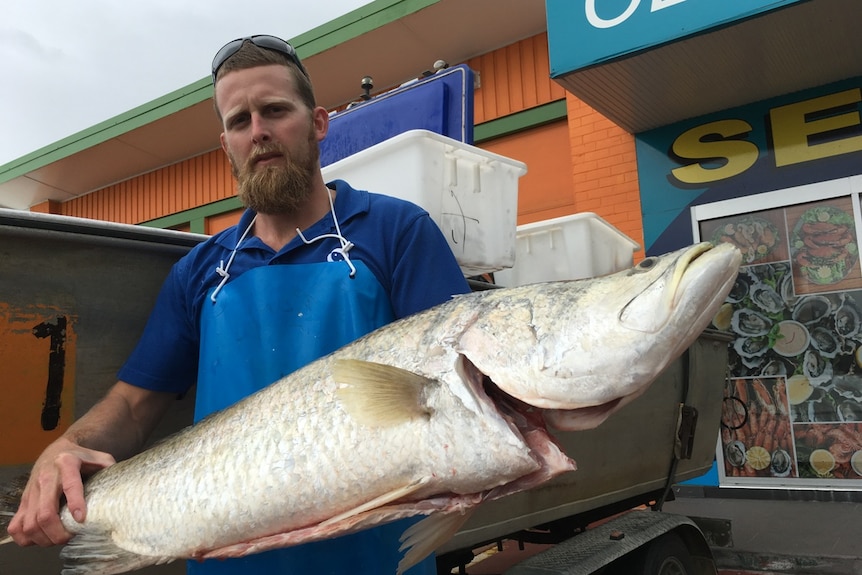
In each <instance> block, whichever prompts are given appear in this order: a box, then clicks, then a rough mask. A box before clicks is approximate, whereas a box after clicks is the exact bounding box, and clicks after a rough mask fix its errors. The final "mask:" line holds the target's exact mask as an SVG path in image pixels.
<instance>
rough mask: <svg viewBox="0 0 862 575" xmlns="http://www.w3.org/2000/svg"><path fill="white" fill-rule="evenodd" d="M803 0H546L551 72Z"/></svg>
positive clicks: (569, 69) (576, 67) (562, 71)
mask: <svg viewBox="0 0 862 575" xmlns="http://www.w3.org/2000/svg"><path fill="white" fill-rule="evenodd" d="M798 1H800V0H747V1H745V2H741V1H738V0H737V1H722V2H716V1H715V0H546V13H547V18H548V43H549V45H550V56H551V76H552V77H557V76H561V75H563V74H567V73H569V72H574V71H576V70H579V69H581V68H584V67H587V66H591V65H594V64H598V63H601V62H604V61H607V60H612V59H614V58H618V57H620V56H623V55H626V54H629V53H632V52H635V51H639V50H644V49H648V48H650V47H652V46H656V45H659V44H663V43H665V42H669V41H672V40H678V39H680V38H683V37H685V36H689V35H691V34H694V33H700V32H703V31H705V30H709V29H711V28H714V27H717V26H723V25H727V24H729V23H731V22H734V21H736V20H742V19H744V18H748V17H751V16H754V15H756V14H760V13H762V12H766V11H768V10H772V9H774V8H778V7H781V6H786V5H789V4H793V3H795V2H798Z"/></svg>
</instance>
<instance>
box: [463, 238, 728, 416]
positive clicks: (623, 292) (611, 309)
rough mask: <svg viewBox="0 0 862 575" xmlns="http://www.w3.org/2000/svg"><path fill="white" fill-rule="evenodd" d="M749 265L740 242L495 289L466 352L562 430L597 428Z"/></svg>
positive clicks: (685, 342) (659, 367) (706, 318)
mask: <svg viewBox="0 0 862 575" xmlns="http://www.w3.org/2000/svg"><path fill="white" fill-rule="evenodd" d="M741 261H742V256H741V253H740V252H739V250H738V249H737V248H735V247H734V246H732V245H730V244H720V245H718V246H713V245H712V244H710V243H708V242H704V243H699V244H696V245H693V246H688V247H686V248H683V249H680V250H677V251H675V252H671V253H668V254H665V255H662V256H655V257H648V258H645V259H644V260H643V261H641V262H639V263H638V264H637V265H636V266H634V267H632V268H630V269H627V270H624V271H620V272H617V273H615V274H611V275H607V276H602V277H597V278H590V279H584V280H572V281H565V282H548V283H542V284H533V285H529V286H522V287H521V288H514V291H512V290H497V291H499V292H500V293H499V294H493V295H490V296H488V299H487V302H486V305H487V306H488V309H485V310H483V312H482V313H480V314H477V317H476V321H474V322H473V323H472V324H471V325H470V326H469V327H468V328H467V329H466V330H465V332H464V333H463V334H462V337H461V338H460V341H459V353H461V354H462V355H463V356H464V357H465V358H466V359H467V360H469V361H470V362H471V363H472V364H473V365H475V366H476V369H478V370H479V371H481V372H482V373H483V374H484V375H485V376H487V377H488V378H489V379H490V380H491V381H492V382H493V384H494V385H495V386H496V387H497V388H499V389H500V390H502V391H503V392H504V393H505V394H508V395H509V396H512V397H514V398H516V399H517V400H519V401H521V402H524V403H526V404H529V405H531V406H534V407H536V408H540V409H543V410H546V418H547V419H548V420H549V422H550V423H551V424H552V425H554V426H555V427H557V428H560V429H565V430H576V429H589V428H591V427H595V426H596V425H598V424H599V423H601V422H602V421H604V419H606V418H607V416H608V415H610V413H612V412H614V411H616V410H617V409H619V408H620V407H621V406H622V405H625V404H626V403H628V402H629V401H631V400H632V399H634V398H635V397H637V396H638V395H640V394H641V393H643V392H644V391H645V390H646V389H647V387H648V386H649V384H650V383H652V381H654V380H655V379H656V378H657V377H658V375H659V374H660V373H661V372H662V371H663V370H664V369H665V368H666V367H667V366H668V365H669V364H670V363H671V362H672V361H673V360H675V359H676V358H677V357H678V356H679V355H681V354H682V353H683V352H684V351H685V350H686V349H687V348H688V347H689V346H690V345H691V344H692V343H693V342H694V340H695V339H697V337H698V336H699V335H700V334H701V333H702V332H703V330H704V329H706V327H707V326H708V325H709V322H710V321H711V320H712V318H713V317H714V315H715V313H716V311H717V310H718V308H719V307H720V306H721V304H722V303H723V302H724V300H725V298H726V297H727V294H728V292H729V291H730V288H731V287H732V286H733V283H734V280H735V278H736V275H737V273H738V270H739V265H740V263H741ZM504 292H509V293H504Z"/></svg>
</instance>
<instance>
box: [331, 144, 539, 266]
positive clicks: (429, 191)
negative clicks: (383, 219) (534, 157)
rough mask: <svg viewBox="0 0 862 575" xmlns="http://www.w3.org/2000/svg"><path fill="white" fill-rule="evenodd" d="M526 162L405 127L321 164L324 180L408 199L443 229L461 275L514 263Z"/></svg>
mask: <svg viewBox="0 0 862 575" xmlns="http://www.w3.org/2000/svg"><path fill="white" fill-rule="evenodd" d="M526 172H527V166H526V165H525V164H524V163H523V162H518V161H516V160H512V159H510V158H507V157H505V156H500V155H499V154H494V153H491V152H488V151H485V150H482V149H481V148H477V147H475V146H471V145H468V144H464V143H463V142H460V141H458V140H454V139H452V138H448V137H445V136H441V135H439V134H435V133H434V132H429V131H427V130H410V131H408V132H404V133H402V134H398V135H397V136H394V137H392V138H390V139H388V140H386V141H384V142H381V143H379V144H376V145H374V146H371V147H370V148H366V149H365V150H362V151H360V152H357V153H355V154H353V155H351V156H348V157H347V158H344V159H342V160H339V161H337V162H334V163H332V164H330V165H328V166H326V167H324V168H323V177H324V180H326V181H327V182H329V181H332V180H335V179H343V180H345V181H347V182H348V183H349V184H350V185H351V186H353V187H354V188H357V189H364V190H368V191H371V192H377V193H381V194H387V195H390V196H395V197H398V198H403V199H405V200H409V201H411V202H413V203H415V204H417V205H419V206H421V207H422V208H424V209H425V210H426V211H427V212H428V213H429V214H430V215H431V218H432V219H433V220H434V222H435V223H436V224H437V225H438V226H439V227H440V229H441V230H442V231H443V235H445V236H446V239H447V240H448V242H449V246H450V247H451V248H452V252H453V253H454V254H455V258H456V259H457V260H458V264H459V265H460V266H461V270H462V271H463V273H464V275H465V276H473V275H480V274H483V273H490V272H494V271H497V270H500V269H503V268H506V267H510V266H511V265H512V264H513V263H514V262H515V231H516V228H517V213H518V178H520V177H521V176H523V175H524V174H525V173H526Z"/></svg>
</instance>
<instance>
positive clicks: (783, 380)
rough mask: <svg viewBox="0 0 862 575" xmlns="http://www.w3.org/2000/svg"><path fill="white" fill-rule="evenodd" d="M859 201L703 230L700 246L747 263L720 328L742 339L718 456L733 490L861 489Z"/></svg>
mask: <svg viewBox="0 0 862 575" xmlns="http://www.w3.org/2000/svg"><path fill="white" fill-rule="evenodd" d="M853 201H854V200H853V196H843V197H837V198H830V199H827V200H821V201H816V202H807V203H802V204H797V205H793V206H786V207H780V208H775V209H770V210H766V211H761V212H756V213H747V214H740V215H735V216H730V217H722V218H716V219H714V220H710V221H706V222H701V223H700V226H701V237H703V238H704V239H710V240H712V241H713V242H729V243H733V244H735V245H736V246H737V247H739V248H740V250H742V252H743V267H742V268H741V270H740V274H739V276H738V278H737V281H736V284H735V285H734V287H733V289H732V290H731V293H730V295H729V296H728V299H727V301H726V302H725V303H724V305H723V306H722V308H721V310H720V311H719V312H718V314H717V315H716V317H715V318H714V320H713V324H714V326H715V327H717V328H718V329H721V330H724V331H728V332H731V333H732V334H733V336H734V340H733V342H732V344H731V346H730V349H729V362H730V366H729V368H730V369H729V374H730V377H729V379H728V381H727V384H726V387H725V394H724V396H725V397H724V405H723V410H722V422H721V445H720V449H719V454H718V455H719V468H720V474H721V477H722V481H723V482H725V483H729V484H746V483H753V484H764V483H766V484H769V483H776V482H780V483H781V484H784V485H790V486H792V485H794V484H797V485H800V486H803V485H806V486H808V485H816V486H824V487H826V486H840V485H842V484H847V482H848V481H860V480H862V271H860V262H859V246H858V235H857V229H856V224H855V219H854V210H853V203H852V202H853ZM827 484H829V485H827ZM855 486H858V484H857V485H855Z"/></svg>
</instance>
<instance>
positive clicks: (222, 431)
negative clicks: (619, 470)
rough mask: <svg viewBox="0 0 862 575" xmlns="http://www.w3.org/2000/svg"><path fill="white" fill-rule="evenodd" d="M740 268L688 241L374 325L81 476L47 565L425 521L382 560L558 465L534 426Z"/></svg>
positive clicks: (576, 417) (622, 383) (690, 313)
mask: <svg viewBox="0 0 862 575" xmlns="http://www.w3.org/2000/svg"><path fill="white" fill-rule="evenodd" d="M740 261H741V255H740V252H739V251H738V250H737V249H736V248H734V247H733V246H731V245H729V244H722V245H719V246H718V247H714V246H712V245H711V244H709V243H701V244H697V245H693V246H690V247H687V248H685V249H681V250H679V251H676V252H672V253H669V254H666V255H664V256H659V257H648V258H645V259H644V260H642V261H641V262H640V263H638V264H637V265H636V266H634V267H632V268H631V269H628V270H625V271H621V272H618V273H615V274H612V275H607V276H603V277H598V278H591V279H583V280H573V281H559V282H547V283H537V284H533V285H526V286H520V287H514V288H503V289H490V290H485V291H476V292H473V293H471V294H465V295H462V296H457V297H454V298H453V299H451V300H450V301H448V302H446V303H443V304H441V305H439V306H436V307H434V308H432V309H429V310H427V311H424V312H421V313H417V314H415V315H412V316H409V317H407V318H404V319H401V320H398V321H396V322H393V323H391V324H389V325H387V326H385V327H383V328H381V329H379V330H376V331H374V332H372V333H370V334H368V335H366V336H364V337H362V338H360V339H358V340H356V341H355V342H353V343H351V344H349V345H347V346H345V347H343V348H341V349H339V350H338V351H336V352H334V353H332V354H330V355H328V356H326V357H323V358H321V359H320V360H318V361H315V362H313V363H311V364H309V365H308V366H306V367H304V368H302V369H299V370H297V371H295V372H294V373H292V374H290V375H288V376H286V377H284V378H283V379H281V380H279V381H277V382H274V383H271V384H270V385H269V386H268V387H265V388H264V389H262V390H261V391H259V392H258V393H255V394H254V395H251V396H249V397H247V398H245V399H243V400H242V401H240V402H238V403H237V404H235V405H233V406H231V407H229V408H227V409H225V410H223V411H221V412H218V413H214V414H212V415H211V416H209V417H207V418H205V419H204V420H203V421H201V422H199V423H197V424H196V425H193V426H191V427H188V428H186V429H184V430H182V431H180V432H178V433H176V434H174V435H172V436H171V437H169V438H167V439H166V440H164V441H161V442H159V443H157V444H156V445H155V446H153V447H151V448H150V449H148V450H145V451H143V452H142V453H140V454H138V455H137V456H134V457H132V458H130V459H126V460H124V461H120V462H118V463H116V464H115V465H112V466H110V467H107V468H105V469H103V470H101V471H99V472H97V473H95V474H94V475H93V476H91V477H90V478H89V479H87V481H86V483H85V497H86V501H87V510H88V511H87V517H86V520H85V521H84V522H83V523H77V522H76V521H75V520H74V519H73V518H72V516H71V514H70V513H69V511H68V509H66V508H63V509H62V510H61V518H62V521H63V524H64V525H65V527H66V529H68V530H69V531H70V532H71V533H73V534H75V535H74V537H73V538H72V539H71V540H70V542H69V543H68V544H67V545H66V547H65V548H64V549H63V550H62V552H61V556H62V558H63V561H64V570H63V573H64V574H67V575H93V574H103V575H104V574H113V573H123V572H126V571H131V570H134V569H138V568H142V567H144V566H147V565H152V564H158V563H164V562H169V561H173V560H176V559H181V558H189V559H207V558H230V557H239V556H244V555H248V554H252V553H258V552H261V551H264V550H267V549H272V548H278V547H286V546H290V545H296V544H301V543H305V542H309V541H315V540H319V539H325V538H331V537H336V536H339V535H343V534H347V533H351V532H355V531H358V530H361V529H365V528H368V527H371V526H375V525H379V524H382V523H387V522H390V521H394V520H397V519H401V518H406V517H412V516H425V517H424V518H422V520H421V521H418V522H416V523H414V524H413V525H412V526H411V527H410V528H408V529H407V531H406V532H405V533H404V534H403V536H402V544H403V545H402V550H403V551H404V556H403V559H402V561H401V563H400V565H399V568H398V570H399V572H401V571H403V570H405V569H407V568H408V567H409V566H411V565H413V564H415V563H417V562H418V561H419V560H421V559H422V558H423V557H424V556H426V555H428V554H429V553H432V552H433V551H434V549H436V548H437V547H439V546H440V545H441V544H443V543H444V542H445V541H446V540H448V538H450V537H451V536H452V535H453V534H454V533H455V532H456V531H457V530H458V529H459V527H460V526H461V525H462V524H463V523H464V521H466V519H467V518H468V517H469V516H470V513H471V511H473V510H474V509H475V508H476V507H477V506H478V505H480V504H481V503H482V502H483V501H488V500H493V499H497V498H499V497H503V496H506V495H508V494H511V493H515V492H518V491H522V490H525V489H530V488H533V487H535V486H537V485H540V484H542V483H544V482H546V481H548V480H549V479H551V478H553V477H555V476H557V475H559V474H561V473H566V472H570V471H574V470H575V462H574V461H573V460H572V459H571V457H570V456H576V455H577V454H566V453H563V452H562V450H561V449H560V447H559V446H558V444H557V443H556V441H555V440H554V438H553V430H554V429H561V430H580V429H589V428H592V427H595V426H596V425H599V424H600V423H601V422H602V421H604V420H605V418H607V417H608V416H609V415H611V414H612V413H613V412H614V411H616V410H617V409H619V408H620V407H621V406H622V405H624V404H626V403H628V402H630V401H631V400H632V399H633V398H635V397H637V396H638V395H640V394H641V393H643V392H644V391H645V389H646V388H647V387H648V385H649V384H650V383H651V382H652V381H653V380H655V379H656V378H657V376H658V375H659V374H660V372H662V371H663V370H664V369H665V368H666V367H667V366H668V365H669V364H670V363H671V362H672V361H673V360H675V359H676V358H677V357H678V356H679V355H680V354H681V353H682V352H683V351H684V350H685V349H686V348H687V347H689V345H691V343H692V342H693V341H694V340H695V339H696V338H697V337H698V336H699V335H700V334H701V332H702V331H703V330H704V329H705V328H706V327H707V326H708V324H709V322H710V321H711V319H712V318H713V316H714V315H715V313H716V311H717V310H718V308H719V306H720V305H721V304H722V303H723V302H724V300H725V297H726V295H727V293H728V292H729V290H730V288H731V286H732V285H733V283H734V280H735V278H736V275H737V272H738V268H739V265H740ZM549 430H551V431H549ZM633 433H637V431H636V430H633ZM309 478H314V480H313V481H310V480H309ZM7 515H8V510H7ZM7 522H8V519H7ZM4 532H5V529H4ZM7 540H8V538H7Z"/></svg>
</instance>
